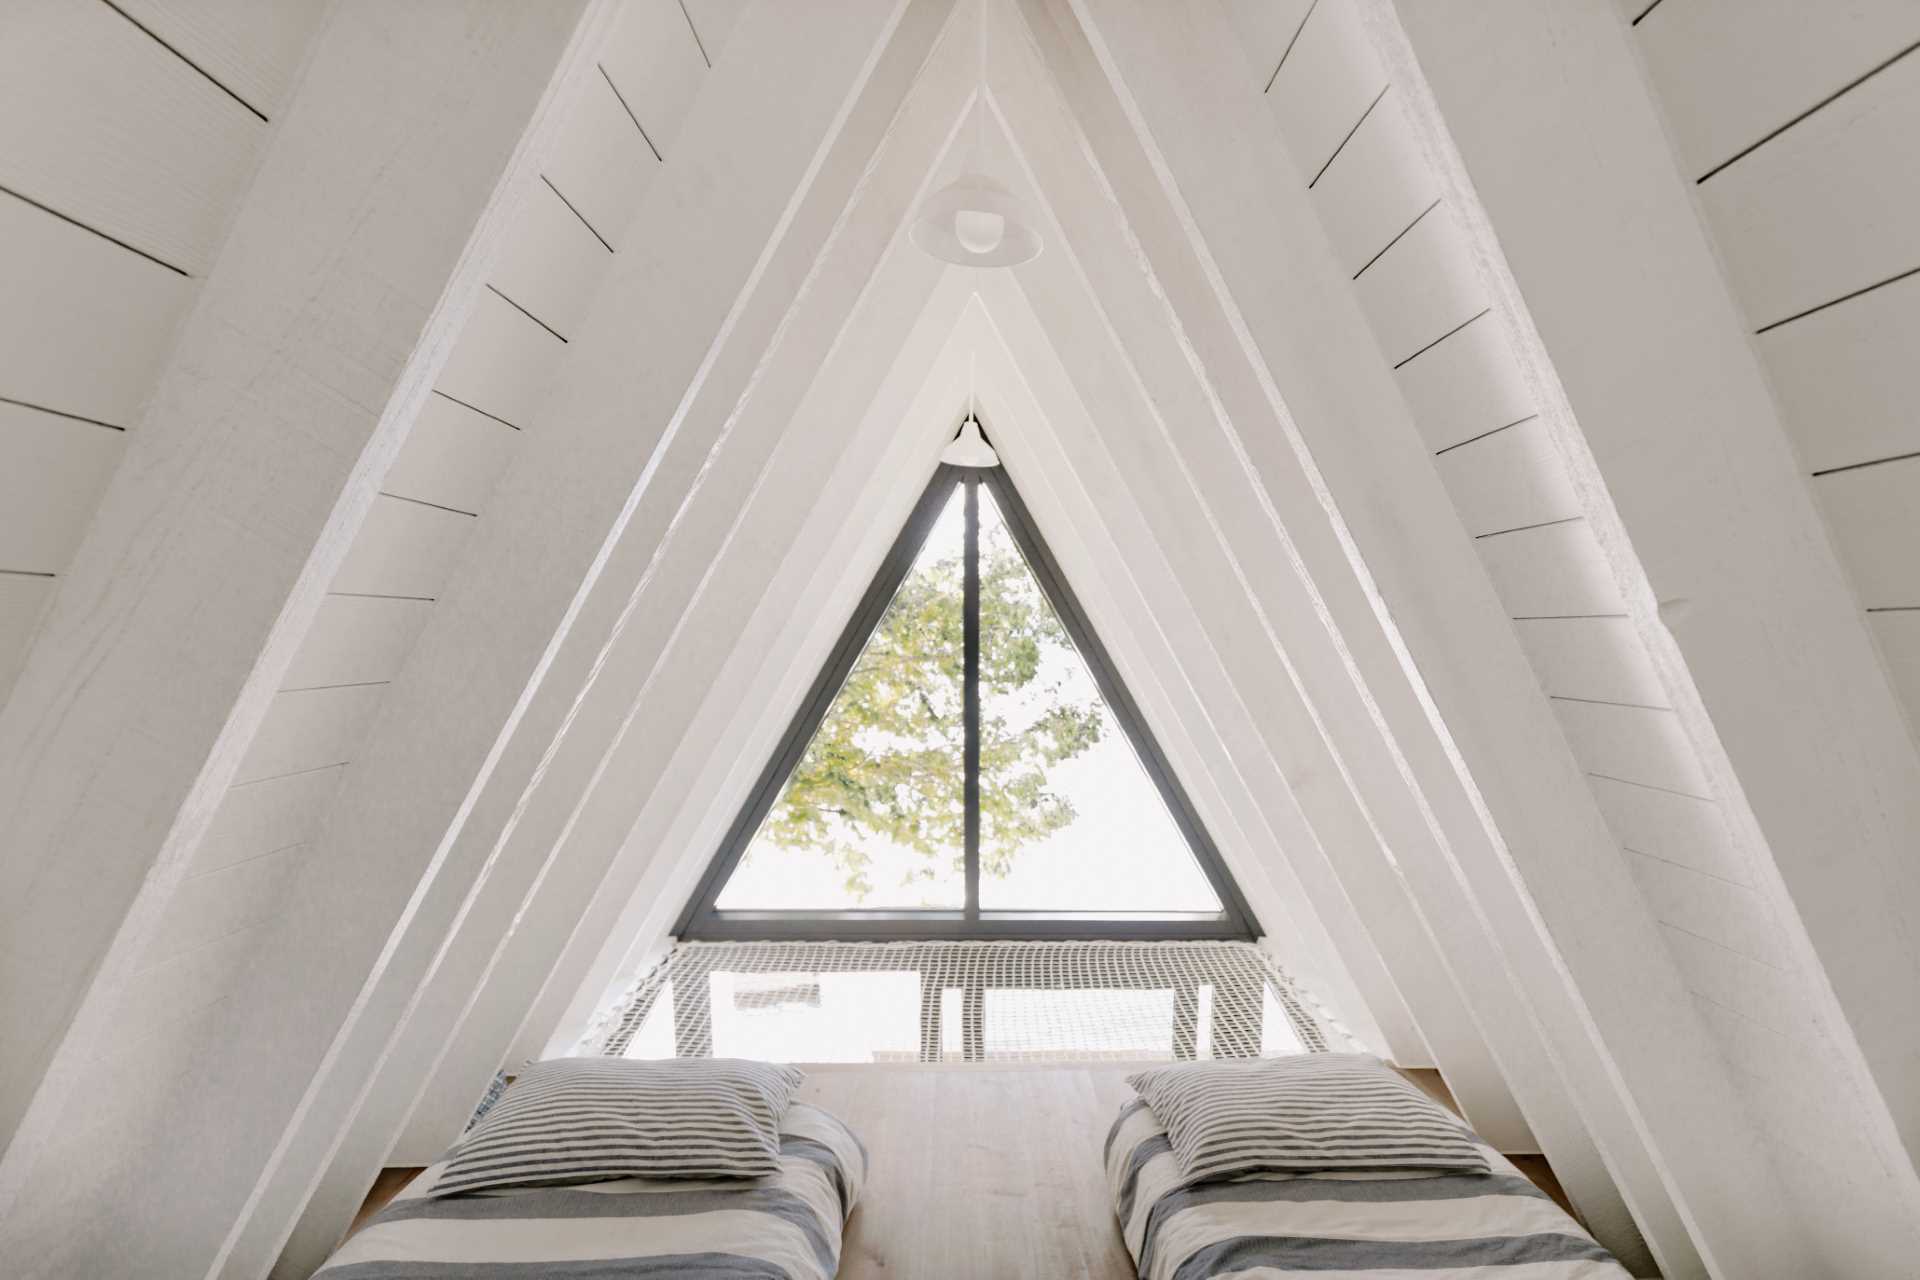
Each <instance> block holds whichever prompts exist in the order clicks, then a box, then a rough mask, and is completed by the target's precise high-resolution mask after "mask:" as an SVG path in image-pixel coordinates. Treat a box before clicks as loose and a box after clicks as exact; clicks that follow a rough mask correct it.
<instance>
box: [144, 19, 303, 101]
mask: <svg viewBox="0 0 1920 1280" xmlns="http://www.w3.org/2000/svg"><path fill="white" fill-rule="evenodd" d="M118 3H119V5H120V7H121V8H123V9H125V10H126V11H127V12H128V13H129V14H131V15H132V16H133V17H134V18H135V19H137V20H138V21H139V23H140V24H141V25H142V26H144V27H146V28H147V30H149V31H151V32H153V33H154V34H155V35H156V36H158V37H160V39H162V40H165V41H166V42H167V43H168V44H170V45H172V46H173V47H174V48H175V49H178V50H179V51H180V52H181V53H182V54H183V55H185V56H186V57H188V58H191V59H192V60H193V63H194V65H195V66H198V67H200V68H201V69H202V70H204V71H205V72H206V73H207V74H208V75H210V76H212V77H213V78H214V79H215V80H218V81H219V82H220V83H221V84H223V85H225V86H226V87H227V88H229V89H231V90H232V91H233V92H234V93H236V94H238V95H239V96H240V97H241V98H243V99H245V100H246V102H247V103H248V105H250V106H252V107H253V108H254V109H255V110H257V111H259V112H260V113H261V114H262V115H265V116H266V117H267V118H269V119H272V117H273V116H274V115H275V114H277V113H278V112H279V110H280V108H281V106H282V105H284V104H285V102H286V99H287V95H288V94H289V93H290V92H292V89H293V81H294V77H295V75H297V74H298V73H299V70H300V63H301V60H302V58H303V57H304V56H305V54H306V51H307V45H308V43H309V42H310V41H311V40H312V38H313V35H314V32H315V31H317V30H318V29H319V27H320V20H321V18H322V17H324V16H325V14H326V10H327V6H326V4H325V0H118Z"/></svg>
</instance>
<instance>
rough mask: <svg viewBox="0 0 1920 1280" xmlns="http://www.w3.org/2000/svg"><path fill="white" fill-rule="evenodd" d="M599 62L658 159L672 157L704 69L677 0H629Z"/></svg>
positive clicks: (691, 29) (697, 45)
mask: <svg viewBox="0 0 1920 1280" xmlns="http://www.w3.org/2000/svg"><path fill="white" fill-rule="evenodd" d="M600 62H601V66H603V67H605V68H606V72H607V75H608V76H609V77H610V78H611V79H612V80H613V83H614V85H615V86H616V87H617V88H618V89H619V90H620V96H621V97H622V98H625V99H626V102H627V106H628V107H630V108H632V110H633V114H634V115H635V116H637V117H638V118H639V120H640V124H641V125H642V126H643V127H644V128H645V130H646V134H647V139H648V140H649V141H650V142H652V143H653V145H654V148H655V149H656V150H658V151H659V153H660V155H661V157H662V158H665V157H669V156H671V155H672V154H673V144H674V141H675V140H676V139H678V138H679V136H680V125H681V122H682V121H684V120H685V119H686V118H687V109H688V108H689V107H691V106H692V105H693V98H694V95H695V94H696V93H698V92H699V91H700V82H701V81H702V80H704V79H705V78H706V73H707V64H706V61H705V59H703V58H702V57H701V54H700V45H699V43H698V41H696V40H695V39H694V34H693V27H692V26H691V25H690V24H689V22H688V20H687V15H686V14H685V13H684V12H682V11H681V8H680V0H628V3H627V11H626V15H625V16H624V17H623V18H622V19H621V20H620V24H619V25H618V26H617V27H615V28H614V30H613V35H612V36H611V37H609V38H608V40H607V46H606V49H605V50H604V51H603V52H602V54H601V60H600Z"/></svg>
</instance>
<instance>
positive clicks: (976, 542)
mask: <svg viewBox="0 0 1920 1280" xmlns="http://www.w3.org/2000/svg"><path fill="white" fill-rule="evenodd" d="M963 483H965V485H966V487H967V495H966V499H967V500H966V513H967V538H966V554H965V572H964V575H963V578H962V581H963V583H964V587H963V590H964V601H963V604H962V606H961V608H962V611H963V612H962V635H963V641H962V644H963V649H964V652H963V655H962V663H963V667H964V671H965V675H964V677H963V678H964V681H965V683H964V686H963V689H962V699H963V701H962V711H961V726H962V731H963V732H964V734H965V736H966V746H965V751H964V754H965V769H966V784H965V790H964V803H965V804H966V826H965V830H966V885H967V895H966V914H967V919H969V920H977V919H979V918H980V481H979V477H978V476H977V474H975V473H972V472H969V473H968V475H967V477H966V479H965V481H964V482H963Z"/></svg>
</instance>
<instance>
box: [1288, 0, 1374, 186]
mask: <svg viewBox="0 0 1920 1280" xmlns="http://www.w3.org/2000/svg"><path fill="white" fill-rule="evenodd" d="M1386 86H1387V73H1386V70H1385V69H1384V68H1382V67H1381V65H1380V60H1379V59H1378V58H1377V57H1375V56H1374V52H1373V46H1372V45H1371V44H1369V43H1368V41H1367V36H1366V32H1365V31H1364V30H1362V29H1361V26H1360V17H1359V14H1358V12H1357V11H1356V10H1355V8H1354V6H1353V4H1352V3H1351V0H1319V2H1318V3H1317V4H1315V5H1314V6H1313V11H1312V12H1311V13H1310V14H1308V15H1307V21H1306V25H1305V26H1303V27H1301V28H1300V36H1299V38H1298V39H1297V40H1295V41H1294V44H1293V52H1291V53H1290V54H1288V55H1287V63H1286V67H1285V68H1284V70H1283V72H1282V74H1280V75H1278V76H1276V77H1275V78H1274V81H1273V87H1272V88H1270V89H1268V90H1267V102H1268V104H1269V106H1270V107H1271V108H1272V110H1273V113H1274V116H1275V117H1276V118H1277V119H1278V120H1279V121H1280V131H1281V133H1282V134H1284V135H1285V137H1286V139H1287V146H1288V147H1289V149H1290V150H1291V151H1292V152H1293V162H1294V164H1295V165H1296V166H1298V168H1299V170H1300V181H1301V182H1302V183H1307V182H1311V181H1312V180H1313V177H1314V175H1315V174H1317V173H1319V172H1320V170H1321V169H1322V168H1324V167H1325V166H1326V163H1327V161H1328V160H1330V159H1332V158H1333V154H1334V152H1335V151H1336V150H1337V149H1338V148H1339V146H1340V140H1341V139H1343V138H1345V137H1346V136H1347V134H1348V133H1349V132H1350V131H1351V130H1352V129H1353V127H1354V126H1355V125H1356V124H1358V123H1360V117H1361V116H1363V115H1365V114H1366V111H1367V107H1368V105H1369V104H1370V103H1372V102H1373V101H1374V99H1376V98H1378V97H1379V96H1380V91H1381V90H1382V89H1384V88H1386Z"/></svg>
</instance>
